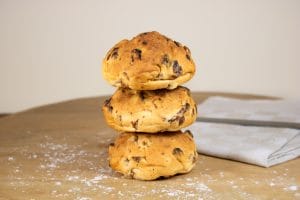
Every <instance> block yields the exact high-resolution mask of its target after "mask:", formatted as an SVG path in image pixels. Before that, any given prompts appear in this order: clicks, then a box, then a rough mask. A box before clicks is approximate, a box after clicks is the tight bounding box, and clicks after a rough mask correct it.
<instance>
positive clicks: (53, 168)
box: [7, 136, 300, 200]
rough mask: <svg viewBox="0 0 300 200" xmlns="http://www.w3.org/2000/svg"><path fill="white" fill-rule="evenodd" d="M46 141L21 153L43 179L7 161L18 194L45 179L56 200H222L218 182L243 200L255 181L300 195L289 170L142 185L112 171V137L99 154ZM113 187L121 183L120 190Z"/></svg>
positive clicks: (205, 174) (208, 172) (206, 173)
mask: <svg viewBox="0 0 300 200" xmlns="http://www.w3.org/2000/svg"><path fill="white" fill-rule="evenodd" d="M45 141H47V142H44V143H41V144H38V151H37V152H30V151H29V148H28V147H22V151H19V152H22V156H26V157H27V158H28V159H29V160H31V161H32V162H36V167H35V168H34V169H31V170H33V172H35V173H36V174H43V177H42V178H41V177H38V176H35V174H34V173H33V175H32V176H31V177H24V176H22V174H23V173H21V172H22V170H24V169H23V166H22V165H20V164H19V165H18V163H17V160H16V159H15V157H12V156H8V157H7V160H8V161H15V162H7V163H8V164H10V165H11V166H12V168H11V169H12V171H11V173H10V174H9V176H12V177H13V178H14V180H16V181H14V182H11V183H10V185H11V187H12V188H13V189H14V190H15V191H24V193H26V191H27V189H28V188H31V189H32V190H34V187H32V186H31V185H30V181H26V180H40V181H42V182H45V183H50V184H51V183H52V184H53V185H52V187H50V186H49V187H50V188H49V195H50V196H51V198H62V199H76V200H90V199H95V198H94V196H89V194H94V195H97V194H98V195H102V196H104V197H107V198H108V199H124V198H125V199H126V198H128V199H143V198H145V197H157V198H161V199H178V198H179V197H180V199H205V200H210V199H221V197H222V195H223V193H222V192H220V191H216V190H215V188H214V187H213V185H214V184H215V183H220V184H225V185H227V186H228V189H231V190H233V191H236V192H237V194H239V196H240V198H241V199H255V198H254V197H253V196H252V195H251V194H249V193H247V192H245V190H244V189H245V188H244V186H243V185H246V184H249V183H253V185H254V186H256V187H259V185H267V186H269V187H273V186H274V187H275V186H276V187H282V189H283V191H286V192H293V193H294V196H295V197H298V196H299V195H300V194H299V192H298V190H299V187H298V186H297V185H296V184H295V182H296V180H295V179H292V178H289V179H288V176H287V175H288V173H289V170H288V169H285V170H284V171H283V172H280V171H275V170H273V171H270V173H271V174H276V177H275V178H272V179H267V180H261V181H257V180H255V178H253V179H249V178H245V177H240V178H238V179H234V180H232V179H230V178H228V177H229V174H228V173H227V172H226V171H214V169H210V168H206V169H204V170H203V171H201V172H200V175H201V176H200V177H191V176H188V177H186V176H184V175H183V176H178V177H174V178H181V179H182V181H183V183H182V184H181V185H178V184H176V183H174V182H173V181H172V180H171V179H169V180H162V181H149V182H147V181H146V182H141V181H136V180H129V179H125V178H123V177H120V175H118V174H116V173H115V172H114V171H112V170H111V169H110V168H109V167H108V163H107V159H106V158H107V146H106V145H104V144H109V143H110V142H111V140H110V139H105V140H103V141H101V142H100V143H101V144H102V146H103V147H101V148H102V149H99V151H97V152H92V151H88V150H85V148H84V145H83V144H84V143H83V144H77V145H75V144H68V143H66V142H65V141H62V142H61V143H57V142H54V141H53V140H52V138H51V137H49V136H47V138H46V140H45ZM86 145H88V144H86ZM16 152H18V149H16ZM201 162H203V161H201ZM201 162H200V165H201ZM70 166H72V167H70ZM74 166H75V167H74ZM65 167H68V168H71V170H70V171H67V172H64V173H65V174H61V173H60V172H61V171H62V170H63V169H64V168H65ZM111 183H113V184H111ZM275 183H276V185H275ZM294 184H295V185H294ZM112 185H117V186H118V187H117V188H118V189H117V188H116V187H114V186H112ZM149 188H150V189H149ZM136 191H139V192H136Z"/></svg>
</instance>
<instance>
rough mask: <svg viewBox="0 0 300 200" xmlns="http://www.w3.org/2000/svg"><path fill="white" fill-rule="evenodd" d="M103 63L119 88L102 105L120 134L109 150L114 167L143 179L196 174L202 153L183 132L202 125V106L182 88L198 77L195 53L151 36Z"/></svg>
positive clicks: (123, 44)
mask: <svg viewBox="0 0 300 200" xmlns="http://www.w3.org/2000/svg"><path fill="white" fill-rule="evenodd" d="M102 64H103V68H102V70H103V76H104V78H105V79H106V80H107V81H108V82H109V83H110V84H111V85H113V86H116V87H117V90H116V92H115V93H114V94H113V95H112V96H111V97H110V98H109V99H108V100H106V101H105V102H104V104H103V106H102V111H103V113H104V117H105V120H106V122H107V124H108V125H109V126H110V127H112V128H113V129H115V130H116V131H117V132H119V134H118V136H117V138H116V140H115V142H114V143H112V144H110V146H109V164H110V167H111V168H113V169H114V170H116V171H118V172H120V173H122V174H124V175H125V176H127V177H131V178H135V179H140V180H154V179H157V178H160V177H170V176H173V175H175V174H181V173H187V172H189V171H191V169H192V168H193V167H194V165H195V162H196V159H197V155H198V154H197V152H196V146H195V143H194V140H193V135H192V134H191V132H189V131H185V132H183V131H181V129H182V128H185V127H187V126H189V125H190V124H192V123H193V122H194V121H195V120H196V116H197V107H196V104H195V102H194V100H193V99H192V97H191V94H190V91H189V89H188V88H186V87H183V86H180V85H181V84H183V83H185V82H187V81H188V80H190V79H191V78H192V77H193V75H194V73H195V64H194V62H193V60H192V57H191V52H190V50H189V49H188V48H187V47H186V46H183V45H181V44H180V43H179V42H176V41H174V40H171V39H170V38H168V37H166V36H164V35H161V34H160V33H158V32H155V31H153V32H146V33H141V34H139V35H137V36H136V37H134V38H132V39H131V40H122V41H120V42H119V43H117V44H116V45H115V46H114V47H113V48H111V49H110V50H109V52H108V53H107V55H106V56H105V58H104V59H103V63H102Z"/></svg>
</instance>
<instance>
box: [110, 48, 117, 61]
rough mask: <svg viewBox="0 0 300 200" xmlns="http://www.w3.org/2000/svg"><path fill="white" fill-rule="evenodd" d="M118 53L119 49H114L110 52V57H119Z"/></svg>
mask: <svg viewBox="0 0 300 200" xmlns="http://www.w3.org/2000/svg"><path fill="white" fill-rule="evenodd" d="M118 51H119V48H118V47H115V48H114V49H113V50H112V52H111V57H112V58H113V59H116V58H118V56H119V54H118Z"/></svg>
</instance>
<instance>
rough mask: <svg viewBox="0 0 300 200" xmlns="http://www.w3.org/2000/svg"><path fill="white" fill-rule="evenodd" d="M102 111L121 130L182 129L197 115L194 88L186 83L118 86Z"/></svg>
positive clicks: (108, 120)
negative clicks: (152, 87) (157, 86)
mask: <svg viewBox="0 0 300 200" xmlns="http://www.w3.org/2000/svg"><path fill="white" fill-rule="evenodd" d="M102 111H103V114H104V118H105V120H106V122H107V124H108V125H109V126H110V127H112V128H113V129H115V130H117V131H119V132H125V131H127V132H147V133H156V132H163V131H178V130H180V129H182V128H184V127H187V126H189V125H191V124H192V123H193V122H194V121H195V120H196V117H197V106H196V104H195V102H194V100H193V99H192V97H191V95H190V91H189V89H187V88H185V87H182V86H179V87H177V88H176V89H174V90H168V89H160V90H147V91H137V90H131V89H127V88H118V89H117V91H116V92H115V93H114V94H113V96H112V97H111V98H110V99H108V100H106V101H105V102H104V104H103V106H102Z"/></svg>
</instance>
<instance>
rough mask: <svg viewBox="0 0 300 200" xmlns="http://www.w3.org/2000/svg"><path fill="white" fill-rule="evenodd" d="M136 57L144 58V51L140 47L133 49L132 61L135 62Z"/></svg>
mask: <svg viewBox="0 0 300 200" xmlns="http://www.w3.org/2000/svg"><path fill="white" fill-rule="evenodd" d="M135 59H139V60H141V59H142V51H141V50H140V49H133V50H132V51H131V61H132V62H133V61H134V60H135Z"/></svg>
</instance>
